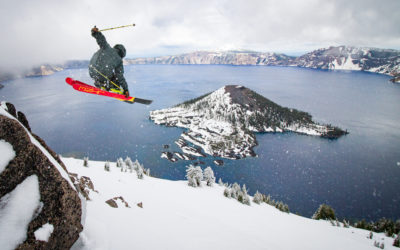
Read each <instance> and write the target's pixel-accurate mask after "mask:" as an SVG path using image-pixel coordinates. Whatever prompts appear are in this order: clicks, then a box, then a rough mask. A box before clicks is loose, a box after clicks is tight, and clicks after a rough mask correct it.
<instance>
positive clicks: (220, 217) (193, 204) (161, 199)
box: [62, 158, 395, 250]
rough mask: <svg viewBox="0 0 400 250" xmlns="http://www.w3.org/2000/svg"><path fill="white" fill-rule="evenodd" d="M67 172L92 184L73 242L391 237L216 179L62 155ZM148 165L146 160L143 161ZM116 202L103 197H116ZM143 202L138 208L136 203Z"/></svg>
mask: <svg viewBox="0 0 400 250" xmlns="http://www.w3.org/2000/svg"><path fill="white" fill-rule="evenodd" d="M62 160H63V162H64V163H65V165H66V166H67V169H68V171H69V172H74V173H77V174H78V175H79V176H88V177H90V179H91V180H92V182H93V185H94V189H95V190H96V191H97V192H93V191H92V192H90V194H89V196H90V199H91V200H90V201H87V207H86V208H87V216H86V222H85V225H84V230H83V231H82V233H81V236H80V241H79V242H78V243H77V244H76V245H75V249H119V250H122V249H174V250H176V249H201V250H203V249H216V250H221V249H241V250H242V249H276V250H280V249H287V250H293V249H304V250H305V249H307V250H312V249H316V250H320V249H324V250H330V249H332V250H333V249H340V250H344V249H349V250H350V249H351V250H357V249H360V250H361V249H362V250H365V249H371V250H374V249H376V248H375V247H374V241H379V242H383V243H384V244H385V249H395V248H394V247H392V246H391V244H392V243H393V239H391V238H388V237H386V236H384V234H375V233H374V238H373V239H368V238H367V236H368V235H369V232H368V231H365V230H360V229H356V228H352V227H350V228H344V227H337V226H332V225H331V223H330V222H327V221H317V220H312V219H308V218H304V217H301V216H297V215H294V214H290V213H284V212H281V211H279V210H278V209H276V208H275V207H272V206H270V205H267V204H265V203H262V204H260V205H258V204H255V203H254V202H251V204H250V206H248V205H244V204H241V203H239V202H237V201H236V200H234V199H228V198H226V197H224V196H223V190H224V187H222V186H219V185H218V184H214V186H213V187H209V186H206V185H205V183H203V185H202V187H198V188H193V187H190V186H188V184H187V181H169V180H163V179H157V178H153V177H149V176H145V177H144V178H143V179H138V178H137V175H136V174H135V172H133V173H131V172H130V171H129V170H128V171H127V172H125V171H124V172H121V168H117V167H116V164H115V163H111V164H110V171H109V172H108V171H105V170H104V165H105V162H94V161H90V162H89V167H83V161H82V160H77V159H73V158H63V159H62ZM145 167H147V166H145ZM120 196H122V197H123V199H124V200H125V201H126V202H127V203H128V204H129V206H130V207H126V206H125V204H123V203H122V202H120V201H118V202H117V204H118V208H113V207H111V206H109V205H108V204H107V203H106V201H107V200H109V199H110V198H113V197H120ZM139 203H142V208H141V207H139V206H138V205H137V204H139Z"/></svg>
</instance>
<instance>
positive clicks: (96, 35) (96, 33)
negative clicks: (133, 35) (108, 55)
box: [92, 27, 110, 49]
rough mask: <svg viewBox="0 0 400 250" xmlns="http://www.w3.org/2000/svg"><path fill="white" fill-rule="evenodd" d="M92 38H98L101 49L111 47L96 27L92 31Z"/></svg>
mask: <svg viewBox="0 0 400 250" xmlns="http://www.w3.org/2000/svg"><path fill="white" fill-rule="evenodd" d="M92 36H93V37H94V38H96V42H97V44H98V45H99V46H100V49H105V48H108V47H110V45H109V44H108V43H107V40H106V38H105V37H104V35H103V34H102V33H101V32H100V31H99V29H97V28H96V27H95V28H93V29H92Z"/></svg>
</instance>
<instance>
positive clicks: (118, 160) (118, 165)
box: [117, 157, 124, 168]
mask: <svg viewBox="0 0 400 250" xmlns="http://www.w3.org/2000/svg"><path fill="white" fill-rule="evenodd" d="M123 164H124V160H122V158H121V157H120V158H118V159H117V168H122V165H123Z"/></svg>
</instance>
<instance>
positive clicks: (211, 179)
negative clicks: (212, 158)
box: [186, 165, 215, 187]
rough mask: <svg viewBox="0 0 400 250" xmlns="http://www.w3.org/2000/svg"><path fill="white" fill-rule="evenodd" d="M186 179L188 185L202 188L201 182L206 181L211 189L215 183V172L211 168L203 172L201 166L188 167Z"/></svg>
mask: <svg viewBox="0 0 400 250" xmlns="http://www.w3.org/2000/svg"><path fill="white" fill-rule="evenodd" d="M186 179H187V180H188V185H189V186H192V187H201V181H205V182H206V183H207V186H210V187H212V186H213V185H214V183H215V176H214V171H213V170H212V168H211V167H207V168H206V169H204V172H203V170H202V169H201V167H200V166H197V167H195V166H193V165H189V166H187V167H186Z"/></svg>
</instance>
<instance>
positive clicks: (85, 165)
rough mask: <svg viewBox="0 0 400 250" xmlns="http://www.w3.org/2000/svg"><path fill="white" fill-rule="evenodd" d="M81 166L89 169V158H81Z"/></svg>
mask: <svg viewBox="0 0 400 250" xmlns="http://www.w3.org/2000/svg"><path fill="white" fill-rule="evenodd" d="M83 166H84V167H89V157H83Z"/></svg>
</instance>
